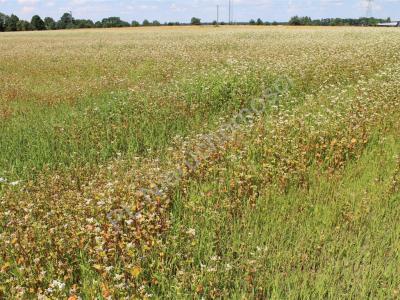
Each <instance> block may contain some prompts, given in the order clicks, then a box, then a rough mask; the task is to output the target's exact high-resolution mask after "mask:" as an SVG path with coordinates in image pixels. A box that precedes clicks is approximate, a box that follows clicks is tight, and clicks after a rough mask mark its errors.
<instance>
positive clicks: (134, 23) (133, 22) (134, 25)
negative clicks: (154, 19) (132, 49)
mask: <svg viewBox="0 0 400 300" xmlns="http://www.w3.org/2000/svg"><path fill="white" fill-rule="evenodd" d="M131 25H132V27H139V26H140V23H139V22H138V21H132V23H131Z"/></svg>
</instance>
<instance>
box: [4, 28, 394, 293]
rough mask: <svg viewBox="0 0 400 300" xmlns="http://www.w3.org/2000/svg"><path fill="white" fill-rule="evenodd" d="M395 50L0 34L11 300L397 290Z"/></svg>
mask: <svg viewBox="0 0 400 300" xmlns="http://www.w3.org/2000/svg"><path fill="white" fill-rule="evenodd" d="M399 42H400V36H399V34H398V30H397V29H390V28H320V27H313V28H311V27H302V28H294V27H279V28H271V27H234V26H232V27H217V28H214V27H187V28H137V29H132V28H130V29H112V30H105V29H102V30H96V29H95V30H79V31H58V32H29V33H22V32H21V33H2V34H1V36H0V73H1V81H0V118H1V119H0V207H1V210H0V240H1V243H0V298H1V297H7V298H22V299H30V298H37V297H38V296H39V297H40V298H42V299H47V298H49V299H59V298H69V299H71V300H72V299H78V298H79V297H80V298H82V299H94V298H99V299H123V298H126V299H131V298H153V297H154V298H183V299H185V298H205V299H212V298H245V299H248V298H250V299H265V298H274V299H282V298H290V299H303V298H304V299H310V298H328V299H337V298H383V299H391V298H392V299H395V298H397V297H398V296H399V292H400V275H399V274H400V270H399V266H400V257H399V255H398V253H399V250H400V249H399V247H400V240H399V233H400V226H399V225H398V222H397V216H398V214H399V212H400V205H399V203H400V201H399V200H400V158H399V150H400V134H399V132H400V131H399V129H400V121H399V120H400V118H399V117H400V99H399V97H398V94H399V91H400V71H399V70H400V52H399V51H398V49H399V48H398V45H399ZM271 89H272V90H271ZM266 90H269V91H272V94H273V95H274V96H273V97H274V99H273V100H274V102H271V101H269V100H271V99H269V97H271V93H270V94H267V95H266V94H265V91H266ZM260 97H264V98H265V99H264V100H266V103H268V105H267V106H266V108H265V110H264V111H263V113H262V114H259V115H257V116H254V117H253V118H251V119H249V121H248V122H242V123H241V124H239V125H238V126H237V127H235V128H234V129H232V130H229V129H226V127H224V124H226V123H227V122H228V120H231V118H232V117H233V116H235V115H236V114H237V113H238V112H239V111H240V110H241V109H243V108H249V107H250V105H251V101H252V100H254V99H258V98H260ZM216 132H217V133H220V134H219V135H220V136H223V139H222V140H220V141H219V142H216V143H215V144H212V145H211V144H208V145H210V147H209V149H206V150H205V149H204V143H203V141H204V140H205V139H207V137H209V135H207V134H213V133H216ZM205 152H207V155H204V153H205ZM189 156H190V157H194V156H195V157H197V158H198V161H197V167H196V168H194V169H193V168H190V167H188V165H187V159H188V157H189ZM176 170H180V176H179V178H175V179H177V180H171V174H174V172H176ZM155 187H157V189H161V190H162V192H161V193H145V192H143V189H154V188H155Z"/></svg>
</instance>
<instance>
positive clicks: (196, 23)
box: [190, 17, 201, 25]
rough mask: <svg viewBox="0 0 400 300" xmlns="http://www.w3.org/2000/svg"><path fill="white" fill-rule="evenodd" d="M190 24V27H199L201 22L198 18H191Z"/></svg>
mask: <svg viewBox="0 0 400 300" xmlns="http://www.w3.org/2000/svg"><path fill="white" fill-rule="evenodd" d="M190 24H192V25H201V20H200V19H199V18H196V17H193V18H192V19H191V20H190Z"/></svg>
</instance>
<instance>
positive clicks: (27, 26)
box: [17, 20, 32, 31]
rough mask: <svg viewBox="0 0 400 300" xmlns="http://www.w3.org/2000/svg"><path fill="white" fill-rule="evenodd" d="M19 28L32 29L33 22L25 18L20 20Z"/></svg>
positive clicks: (20, 29) (22, 29)
mask: <svg viewBox="0 0 400 300" xmlns="http://www.w3.org/2000/svg"><path fill="white" fill-rule="evenodd" d="M17 30H18V31H27V30H32V26H31V23H29V22H28V21H25V20H19V21H18V23H17Z"/></svg>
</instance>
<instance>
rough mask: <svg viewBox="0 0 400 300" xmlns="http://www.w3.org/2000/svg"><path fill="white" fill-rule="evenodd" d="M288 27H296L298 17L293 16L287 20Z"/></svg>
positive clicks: (298, 22)
mask: <svg viewBox="0 0 400 300" xmlns="http://www.w3.org/2000/svg"><path fill="white" fill-rule="evenodd" d="M289 25H293V26H298V25H301V24H300V18H299V17H298V16H294V17H292V18H291V19H290V20H289Z"/></svg>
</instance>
